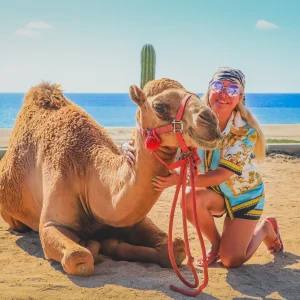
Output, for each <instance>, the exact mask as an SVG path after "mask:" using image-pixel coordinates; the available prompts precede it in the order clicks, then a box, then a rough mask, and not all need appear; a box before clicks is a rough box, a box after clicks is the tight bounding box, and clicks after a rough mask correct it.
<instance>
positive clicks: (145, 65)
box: [141, 44, 156, 89]
mask: <svg viewBox="0 0 300 300" xmlns="http://www.w3.org/2000/svg"><path fill="white" fill-rule="evenodd" d="M155 64H156V56H155V50H154V47H153V46H152V45H150V44H146V45H144V47H143V48H142V51H141V89H143V88H144V86H145V85H146V83H147V82H148V81H150V80H153V79H155Z"/></svg>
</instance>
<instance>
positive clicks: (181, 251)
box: [157, 238, 186, 268]
mask: <svg viewBox="0 0 300 300" xmlns="http://www.w3.org/2000/svg"><path fill="white" fill-rule="evenodd" d="M157 250H158V252H159V261H158V263H159V265H160V266H161V267H163V268H171V267H172V264H171V261H170V257H169V250H168V243H165V244H163V245H161V246H160V247H159V248H158V249H157ZM173 253H174V258H175V262H176V265H177V266H179V265H181V263H182V262H183V260H184V259H185V257H186V253H185V248H184V241H183V240H182V239H179V238H175V239H174V240H173Z"/></svg>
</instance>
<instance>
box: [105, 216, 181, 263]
mask: <svg viewBox="0 0 300 300" xmlns="http://www.w3.org/2000/svg"><path fill="white" fill-rule="evenodd" d="M119 234H120V235H119ZM119 234H118V239H117V238H116V239H110V240H106V241H103V242H101V251H102V253H103V254H105V255H108V256H112V257H113V258H114V259H117V260H128V261H145V262H152V263H156V264H159V265H160V266H162V267H171V262H170V259H169V253H168V236H167V234H166V233H165V232H163V231H162V230H161V229H159V228H158V227H157V226H156V225H155V224H154V223H153V222H152V221H151V220H150V219H149V218H148V217H146V218H144V219H143V220H142V221H141V222H140V223H138V224H136V225H134V226H132V227H128V228H123V229H120V231H119ZM173 249H174V257H175V260H176V263H177V265H180V264H181V263H182V261H183V260H184V258H185V256H186V254H185V248H184V242H183V241H182V240H181V239H178V238H175V239H174V240H173Z"/></svg>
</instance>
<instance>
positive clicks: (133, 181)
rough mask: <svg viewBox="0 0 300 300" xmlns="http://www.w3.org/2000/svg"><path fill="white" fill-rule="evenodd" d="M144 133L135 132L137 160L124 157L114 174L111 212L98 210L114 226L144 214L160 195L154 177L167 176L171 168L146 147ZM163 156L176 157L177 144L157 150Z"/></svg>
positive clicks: (168, 159)
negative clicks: (153, 180) (131, 160)
mask: <svg viewBox="0 0 300 300" xmlns="http://www.w3.org/2000/svg"><path fill="white" fill-rule="evenodd" d="M144 140H145V137H143V136H142V135H140V134H139V133H138V132H137V133H136V140H135V149H136V160H135V163H134V165H132V166H129V165H128V163H127V162H126V161H125V159H123V158H121V159H120V161H122V162H121V164H120V165H119V167H118V169H117V170H116V173H115V174H111V176H110V179H109V180H110V182H109V185H110V186H109V190H110V193H111V195H112V196H111V199H110V200H111V210H110V213H109V216H104V215H103V216H102V212H101V211H99V213H98V214H97V215H98V216H99V217H100V218H101V219H103V218H104V219H107V220H106V221H110V220H113V222H112V223H111V225H113V226H122V227H123V226H130V225H132V224H135V223H137V222H138V221H140V220H141V219H142V218H144V217H145V216H146V215H147V213H148V212H149V211H150V209H151V208H152V207H153V205H154V204H155V202H156V201H157V200H158V198H159V196H160V194H161V193H160V192H157V191H154V186H153V184H152V183H151V180H152V178H153V177H154V176H167V175H168V172H169V171H168V169H167V167H166V166H164V165H163V164H162V163H161V162H159V161H158V160H157V159H156V157H155V156H154V154H153V153H152V152H151V151H150V150H148V149H146V148H145V146H144ZM157 153H158V155H159V156H160V158H161V159H162V160H163V161H165V162H166V163H167V164H170V163H172V162H173V161H174V159H175V157H176V153H177V149H176V148H172V149H169V148H164V147H162V148H160V149H158V150H157Z"/></svg>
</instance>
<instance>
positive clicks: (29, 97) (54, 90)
mask: <svg viewBox="0 0 300 300" xmlns="http://www.w3.org/2000/svg"><path fill="white" fill-rule="evenodd" d="M25 101H33V102H34V103H35V104H36V105H38V106H40V107H43V108H46V109H59V108H61V107H62V106H66V105H67V104H68V100H67V98H65V96H64V94H63V91H62V89H61V86H60V85H59V84H51V83H49V82H42V83H40V84H39V85H37V86H34V87H32V88H31V89H30V90H29V91H28V93H27V94H26V96H25Z"/></svg>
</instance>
